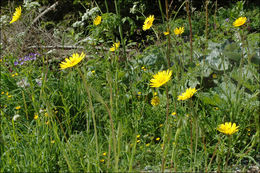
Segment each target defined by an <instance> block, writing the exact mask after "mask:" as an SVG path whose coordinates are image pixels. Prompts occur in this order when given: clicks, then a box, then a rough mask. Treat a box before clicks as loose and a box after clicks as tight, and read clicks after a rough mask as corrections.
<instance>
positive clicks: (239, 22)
mask: <svg viewBox="0 0 260 173" xmlns="http://www.w3.org/2000/svg"><path fill="white" fill-rule="evenodd" d="M245 23H246V17H239V18H238V19H237V20H235V22H233V26H235V27H239V26H242V25H244V24H245Z"/></svg>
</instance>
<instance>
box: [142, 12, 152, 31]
mask: <svg viewBox="0 0 260 173" xmlns="http://www.w3.org/2000/svg"><path fill="white" fill-rule="evenodd" d="M153 21H154V15H150V16H149V17H147V18H146V19H145V21H144V25H143V30H144V31H146V30H148V29H150V28H151V27H152V25H153Z"/></svg>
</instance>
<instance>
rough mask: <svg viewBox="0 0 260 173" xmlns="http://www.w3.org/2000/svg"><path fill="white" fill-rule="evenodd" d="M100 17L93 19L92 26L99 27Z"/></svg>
mask: <svg viewBox="0 0 260 173" xmlns="http://www.w3.org/2000/svg"><path fill="white" fill-rule="evenodd" d="M101 19H102V18H101V16H97V17H96V18H95V19H94V21H93V24H94V25H96V26H97V25H99V24H100V23H101Z"/></svg>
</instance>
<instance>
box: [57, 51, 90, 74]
mask: <svg viewBox="0 0 260 173" xmlns="http://www.w3.org/2000/svg"><path fill="white" fill-rule="evenodd" d="M84 57H85V54H84V53H83V52H82V53H81V55H79V54H78V53H74V54H73V55H72V57H69V58H66V59H65V61H64V62H61V63H60V69H61V70H63V69H66V68H69V67H73V66H75V65H77V64H78V63H79V62H80V61H81V60H82V59H83V58H84Z"/></svg>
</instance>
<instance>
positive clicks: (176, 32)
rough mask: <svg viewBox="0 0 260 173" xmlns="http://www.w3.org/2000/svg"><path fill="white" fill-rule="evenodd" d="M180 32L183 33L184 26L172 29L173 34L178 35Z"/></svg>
mask: <svg viewBox="0 0 260 173" xmlns="http://www.w3.org/2000/svg"><path fill="white" fill-rule="evenodd" d="M182 33H184V27H179V28H175V29H174V34H175V35H180V34H182Z"/></svg>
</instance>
